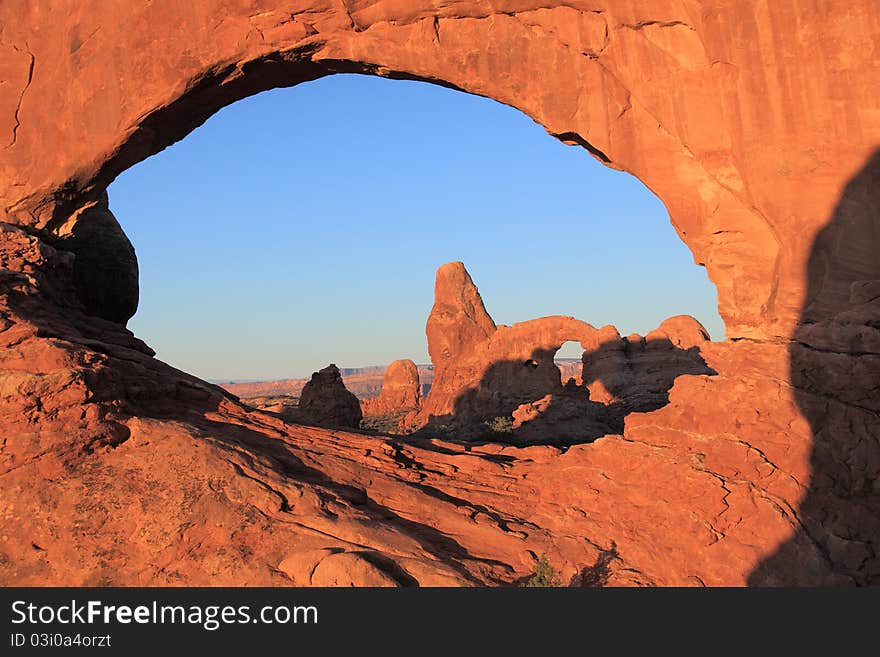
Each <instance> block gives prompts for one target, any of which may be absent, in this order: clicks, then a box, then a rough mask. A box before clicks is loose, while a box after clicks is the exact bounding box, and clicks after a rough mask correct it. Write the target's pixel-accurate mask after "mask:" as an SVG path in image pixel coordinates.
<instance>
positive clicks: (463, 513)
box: [0, 0, 880, 586]
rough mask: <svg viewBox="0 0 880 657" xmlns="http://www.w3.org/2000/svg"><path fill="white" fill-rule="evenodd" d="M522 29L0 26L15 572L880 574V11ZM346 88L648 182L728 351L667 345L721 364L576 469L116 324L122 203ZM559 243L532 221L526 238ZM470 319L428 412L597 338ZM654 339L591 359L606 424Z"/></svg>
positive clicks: (38, 579) (459, 307)
mask: <svg viewBox="0 0 880 657" xmlns="http://www.w3.org/2000/svg"><path fill="white" fill-rule="evenodd" d="M510 4H511V6H502V5H504V3H485V2H475V1H469V0H462V1H452V2H445V3H436V2H427V0H413V1H412V2H405V3H404V2H396V1H391V0H379V1H376V2H373V1H371V2H366V1H360V0H353V1H351V2H346V3H323V2H317V3H304V2H300V1H299V0H289V1H288V0H278V1H277V2H258V3H256V4H254V3H238V4H236V3H229V2H222V3H221V2H216V1H213V0H197V1H194V2H189V3H173V2H148V1H147V0H144V1H143V2H131V3H126V6H125V10H124V11H121V10H119V8H118V6H117V5H116V4H114V3H104V4H101V5H94V6H92V5H89V6H88V7H86V6H85V5H83V4H82V3H79V2H74V1H73V0H68V1H65V0H56V1H53V2H51V3H49V4H45V3H27V2H24V3H23V2H7V3H2V4H0V25H2V26H3V27H2V31H0V89H2V92H0V427H2V436H3V439H4V442H3V443H2V448H0V467H2V475H0V512H2V517H3V519H4V523H3V526H4V531H3V532H2V535H0V583H3V584H5V585H9V584H17V585H27V584H35V585H45V584H72V585H79V584H92V585H99V584H114V585H149V584H156V585H180V584H202V585H218V584H227V585H237V584H238V585H254V584H265V585H290V584H328V583H334V584H343V583H355V584H391V583H398V584H403V585H408V584H413V583H420V584H438V585H451V586H457V585H459V584H460V583H462V582H464V583H468V584H510V583H514V582H518V581H521V580H522V579H523V578H524V577H527V576H528V574H529V573H530V572H531V571H532V570H533V568H534V558H533V555H534V554H546V555H547V557H548V558H549V560H550V561H551V563H552V564H554V566H555V567H556V568H557V570H558V572H559V573H560V576H561V577H562V578H563V579H564V580H565V581H570V579H569V578H572V577H575V576H576V581H577V582H581V583H583V582H592V583H599V584H612V585H613V584H629V585H648V584H655V585H695V586H701V585H741V584H747V583H751V584H812V585H817V584H852V583H858V584H870V583H873V584H876V583H877V582H878V581H880V557H878V555H880V539H878V537H880V524H878V523H880V521H878V518H880V508H878V506H880V504H878V492H877V489H876V482H877V481H880V459H878V453H880V439H878V436H880V429H878V420H877V410H878V409H877V399H878V395H877V388H876V382H877V372H878V371H880V361H878V359H880V348H878V345H880V337H878V325H877V320H876V318H877V317H878V315H880V296H878V294H877V290H878V289H880V287H878V285H880V283H878V282H880V264H878V263H880V260H878V258H877V257H876V254H877V253H878V252H880V244H878V232H877V230H876V226H877V211H878V207H880V198H878V191H877V190H878V189H880V185H878V183H877V181H878V175H880V159H878V155H877V150H876V149H877V145H878V144H880V119H878V116H877V112H876V96H877V89H878V88H880V68H878V67H877V66H876V65H875V63H874V61H873V60H872V57H874V52H875V51H876V35H877V33H878V30H880V25H878V18H877V16H878V15H877V9H876V2H874V1H873V0H852V1H851V2H847V3H845V5H846V6H845V8H844V9H842V8H841V3H802V2H795V3H779V2H776V3H747V2H727V1H722V0H707V1H705V2H701V3H692V2H671V3H670V2H657V1H647V2H642V1H636V0H615V1H613V2H612V1H610V0H607V1H606V0H597V1H596V2H591V3H590V4H589V5H588V6H587V5H583V4H582V3H578V2H568V3H558V2H528V1H525V2H517V3H510ZM336 72H358V73H370V74H377V75H383V76H388V77H396V78H410V79H418V80H426V81H430V82H438V83H441V84H444V85H447V86H449V87H453V88H457V89H461V90H463V91H467V92H471V93H476V94H480V95H482V96H485V97H488V98H492V99H495V100H498V101H500V102H503V103H507V104H509V105H512V106H514V107H517V108H519V109H521V110H522V111H523V112H525V113H526V114H528V115H529V116H530V117H532V118H533V119H535V120H536V121H537V122H538V123H540V124H541V125H542V126H544V127H545V128H546V129H547V131H548V132H549V133H550V134H551V135H553V136H555V137H557V138H558V139H560V140H562V141H563V142H565V143H568V144H574V145H578V146H580V147H583V148H584V149H586V151H589V152H590V153H592V154H593V155H594V156H595V157H597V158H599V159H600V160H602V161H604V162H606V163H608V164H609V165H610V166H614V167H616V168H619V169H622V170H624V171H627V172H629V173H632V174H633V175H635V176H637V177H638V178H639V179H640V180H642V181H643V182H644V183H645V184H646V185H647V186H648V187H649V188H650V189H651V190H652V191H654V192H655V193H656V194H657V195H658V197H659V198H660V199H661V200H662V201H663V203H664V205H665V206H666V208H667V209H668V210H669V213H670V218H671V221H672V223H673V225H674V226H675V228H676V230H677V232H678V234H679V235H680V236H681V238H682V239H683V240H684V242H685V243H686V244H687V246H688V247H689V248H690V250H691V252H692V253H693V256H694V259H695V262H697V263H698V264H701V265H703V266H705V267H706V271H707V274H708V276H709V278H710V279H711V280H712V281H713V283H715V285H716V287H717V290H718V302H719V310H720V312H721V315H722V317H723V318H724V320H725V324H726V330H727V338H728V339H729V340H730V341H729V342H724V343H713V342H703V341H701V339H700V332H699V329H698V328H697V329H696V330H694V329H695V327H693V326H690V327H687V326H685V327H681V326H670V327H666V328H664V329H663V331H662V332H663V334H664V335H665V336H666V338H668V340H669V343H670V344H671V345H672V346H673V347H675V348H679V349H681V350H683V351H689V350H690V349H695V348H696V349H699V352H700V357H701V358H703V359H704V360H705V363H706V366H707V367H708V368H709V369H711V370H712V371H713V372H715V373H716V374H714V375H711V374H705V373H694V374H685V375H680V376H678V377H677V378H675V380H674V382H673V384H672V387H671V389H670V390H669V391H668V393H667V396H668V400H666V401H664V400H663V399H659V400H658V401H659V402H661V403H662V404H663V405H661V406H660V407H658V408H656V409H655V410H652V411H650V412H628V413H626V414H625V415H624V417H623V422H624V426H623V428H622V432H621V433H616V434H612V435H607V436H603V437H599V438H598V439H596V440H595V441H594V442H592V443H584V444H576V445H572V446H568V447H567V449H559V448H556V447H553V446H547V445H542V446H530V447H525V448H523V447H514V446H509V445H508V446H501V445H498V444H493V443H489V444H483V445H480V444H476V445H475V444H469V445H466V446H463V445H461V444H457V443H444V442H438V441H430V440H411V441H410V442H407V441H402V440H392V439H387V438H382V437H377V436H367V435H362V434H357V433H346V432H344V431H338V430H327V429H319V428H310V427H303V426H298V425H293V424H287V423H285V422H284V421H283V420H282V419H280V418H278V417H274V416H272V415H269V414H266V413H260V412H255V411H252V410H249V409H247V408H245V407H244V406H242V405H240V404H238V403H237V402H235V401H234V400H232V399H229V398H228V397H226V396H225V393H224V392H223V391H222V390H220V389H219V388H217V387H215V386H212V385H210V384H208V383H205V382H202V381H199V380H198V379H196V378H195V377H192V376H189V375H187V374H185V373H183V372H179V371H177V370H175V369H173V368H171V367H169V366H167V365H165V364H164V363H162V362H160V361H158V360H156V359H154V358H153V354H152V351H151V350H150V349H149V347H147V346H146V345H144V344H143V343H142V342H141V341H140V340H138V339H137V338H136V337H134V336H133V335H132V334H131V333H130V332H129V331H127V330H126V329H125V328H124V327H123V326H122V324H121V323H120V320H124V319H125V318H126V315H128V314H130V313H131V312H132V311H133V309H134V308H135V307H136V293H137V292H136V288H135V287H134V286H133V285H131V282H132V280H133V277H134V275H135V271H136V269H135V268H136V261H135V260H134V259H133V258H132V254H131V252H130V251H129V248H128V244H127V239H125V238H124V236H123V235H121V234H120V233H118V232H117V231H116V229H115V228H114V227H113V226H114V225H115V221H111V219H112V215H111V214H110V209H109V207H112V198H111V199H110V206H109V207H106V208H105V207H104V206H103V205H102V201H103V199H104V194H105V191H106V188H107V186H108V184H109V183H110V182H111V181H112V180H113V179H114V178H115V177H116V176H117V175H119V174H120V173H121V172H123V171H124V170H125V169H127V168H128V167H130V166H131V165H133V164H135V163H137V162H139V161H141V160H142V159H144V158H146V157H148V156H149V155H151V154H154V153H156V152H158V151H160V150H161V149H162V148H164V147H166V146H168V145H170V144H172V143H174V142H175V141H177V140H179V139H181V138H183V137H185V136H186V135H187V134H188V133H189V132H191V131H192V130H193V129H194V128H195V127H197V126H198V125H200V124H201V123H202V122H203V121H204V120H206V119H207V118H208V117H209V116H210V115H211V114H212V113H213V112H215V111H217V110H218V109H220V108H221V107H223V106H225V105H227V104H229V103H231V102H234V101H236V100H238V99H240V98H244V97H246V96H248V95H251V94H253V93H256V92H258V91H262V90H265V89H269V88H272V87H275V86H279V85H291V84H296V83H298V82H303V81H306V80H312V79H315V78H317V77H320V76H322V75H327V74H331V73H336ZM584 155H585V156H586V152H585V153H584ZM331 191H332V190H331ZM440 191H441V192H442V191H443V190H440ZM328 193H330V192H328ZM389 193H392V191H389ZM570 193H572V194H582V190H580V189H572V190H570ZM588 205H589V199H586V198H585V199H584V206H585V222H584V225H585V227H586V226H588V223H589V222H588V220H587V218H586V217H587V216H588V210H587V207H588ZM475 220H478V218H476V219H475ZM181 221H199V222H202V223H203V225H204V227H205V230H211V221H210V218H209V217H194V216H186V217H182V218H181ZM99 226H100V227H99ZM94 229H97V233H98V234H97V235H95V234H94V233H93V230H94ZM249 229H255V230H259V223H258V222H252V223H251V224H249ZM77 235H92V236H91V237H88V238H87V239H86V243H85V244H78V243H77V242H76V240H75V239H74V241H73V243H71V241H68V240H69V238H70V236H77ZM556 237H557V236H550V235H546V234H544V233H543V232H542V227H541V225H540V217H536V218H535V225H534V230H530V231H528V233H527V234H524V236H523V239H529V240H531V241H533V242H534V244H535V248H536V249H542V248H547V243H548V242H549V241H550V240H552V239H555V238H556ZM169 239H173V235H169ZM620 239H622V240H625V239H626V235H621V236H620ZM594 248H602V245H601V244H591V243H590V242H589V240H588V238H587V237H586V236H585V237H584V239H583V241H582V242H580V243H578V244H577V245H576V248H574V249H573V251H572V253H575V254H576V255H575V256H571V255H567V256H566V257H583V258H589V257H590V251H591V249H594ZM77 254H80V255H82V256H83V257H81V258H80V260H79V262H78V263H77V261H76V260H75V258H76V255H77ZM528 265H529V263H522V266H528ZM624 266H626V263H625V262H621V267H624ZM107 272H116V278H115V279H114V280H108V279H107ZM448 273H449V275H450V277H451V280H452V282H453V283H454V282H455V280H454V279H455V277H456V276H459V275H461V272H460V271H458V270H456V269H454V268H452V269H451V270H450V271H449V272H448ZM609 275H614V272H609ZM101 280H104V281H105V282H106V287H103V286H101V287H100V289H99V288H98V287H96V284H97V283H98V282H100V281H101ZM563 283H564V284H566V285H568V284H573V285H575V286H580V287H581V288H582V289H583V290H584V294H588V291H589V289H590V288H591V286H596V285H601V281H558V282H556V281H548V284H563ZM645 284H646V285H650V281H646V282H645ZM452 289H455V286H454V285H453V286H452ZM458 289H465V288H463V287H461V286H459V288H458ZM447 301H449V303H448V304H447V305H448V307H449V308H450V309H451V311H450V312H452V314H453V315H456V316H458V315H462V314H463V316H464V317H465V318H466V319H467V320H468V322H467V323H460V322H458V320H457V319H456V320H455V325H456V326H459V328H460V329H461V330H458V332H455V331H449V330H446V328H444V322H447V319H448V317H444V316H443V315H442V314H441V313H439V312H438V313H437V314H435V315H433V317H434V320H435V321H434V323H433V326H434V327H439V330H437V331H436V332H435V331H432V330H431V329H430V328H429V331H428V333H429V336H428V337H429V342H430V343H432V344H433V346H432V360H434V362H435V363H440V362H441V361H443V360H444V359H445V360H447V361H448V360H449V359H450V358H451V357H452V356H453V355H454V356H455V358H456V359H459V358H460V359H461V361H462V362H461V363H460V364H458V363H452V365H454V366H452V367H448V368H447V372H448V374H447V376H446V378H445V379H444V381H442V382H441V381H437V382H436V384H435V385H437V386H439V391H440V392H438V394H437V395H436V396H435V398H434V399H433V400H431V404H432V405H434V409H435V411H436V412H437V413H441V414H445V413H447V412H448V411H450V410H454V408H455V406H456V403H457V400H456V399H454V398H452V397H450V396H449V394H448V393H449V391H454V390H460V389H461V388H460V384H461V382H462V381H467V380H472V377H473V374H474V372H473V371H472V369H468V367H470V366H465V364H464V363H465V362H466V361H468V360H469V359H472V358H474V352H473V349H474V348H475V345H480V344H486V343H487V342H486V341H487V340H488V341H490V342H491V343H492V344H493V345H495V347H493V348H494V349H497V354H498V355H499V357H504V358H516V359H519V360H522V361H523V362H525V361H526V360H534V361H535V362H536V363H537V366H538V369H540V370H541V373H542V374H543V373H544V372H545V371H546V372H547V373H548V382H549V370H550V368H549V367H545V363H546V362H547V361H546V358H547V357H546V356H545V355H543V354H541V353H539V354H538V355H537V357H536V356H535V355H534V354H529V353H523V352H522V347H523V346H524V345H525V344H527V342H523V341H521V340H519V338H518V337H517V336H519V335H521V334H522V335H529V336H534V335H535V334H541V335H545V334H544V333H543V332H544V331H546V336H547V340H546V341H540V342H539V344H540V346H542V348H546V349H549V348H550V347H553V346H554V345H555V344H556V341H557V339H558V332H559V331H561V330H563V329H564V331H565V332H566V334H569V333H571V332H583V334H584V336H583V337H584V338H585V339H588V340H587V341H588V344H589V345H590V346H591V347H592V346H593V342H592V340H593V338H594V337H596V338H597V339H596V343H595V346H598V344H599V343H600V342H601V343H606V342H608V340H607V339H605V340H602V341H600V340H599V339H598V337H597V336H596V333H597V332H600V330H599V331H597V329H593V328H592V327H589V328H587V326H583V325H581V324H576V323H574V322H575V320H571V319H570V318H556V319H553V320H542V321H543V323H542V324H541V325H538V326H536V325H533V324H530V325H529V326H527V327H525V328H517V327H516V326H514V327H510V328H504V327H495V326H494V325H493V324H492V323H491V320H487V316H485V315H484V313H483V312H481V308H480V307H479V305H478V304H477V303H476V301H475V300H474V299H472V298H471V299H468V298H465V299H455V298H449V299H447ZM625 301H626V300H625V299H622V300H621V302H622V303H625ZM482 310H484V309H482ZM461 327H464V328H461ZM447 328H448V327H447ZM683 328H684V329H686V330H682V329H683ZM667 329H668V330H667ZM432 334H433V335H432ZM603 337H604V338H611V339H612V340H611V343H612V344H616V345H617V346H619V344H620V343H622V342H624V341H622V340H621V339H620V336H616V335H614V334H612V333H608V334H607V335H604V336H603ZM716 337H720V336H716ZM441 338H442V339H441ZM646 338H648V339H643V338H641V337H640V336H639V337H638V339H636V337H635V336H633V339H632V340H630V339H627V340H626V341H625V344H624V345H623V349H613V350H609V351H608V352H607V353H603V357H602V359H596V361H595V362H593V363H592V365H591V367H592V369H593V370H594V371H599V370H601V369H602V368H605V370H606V375H605V376H603V377H602V378H603V383H602V385H603V390H599V389H598V386H595V387H594V388H591V389H590V396H591V401H592V402H594V403H597V404H602V405H603V406H608V407H610V406H612V405H613V404H614V403H615V400H617V401H618V402H619V401H621V399H618V394H619V393H618V392H617V391H616V390H615V388H616V387H617V385H616V383H615V382H614V381H612V379H610V378H609V377H610V376H611V374H612V373H614V372H618V374H619V377H618V381H619V382H620V385H621V386H622V387H624V388H626V387H632V386H633V385H634V386H635V389H636V390H638V391H640V392H639V393H638V395H636V398H642V397H645V396H649V397H652V398H654V399H656V395H655V393H654V391H653V389H652V388H651V386H652V385H654V384H653V383H652V382H651V381H650V379H649V380H647V382H644V381H642V380H641V379H638V378H636V379H635V380H630V379H628V378H627V376H626V375H625V374H620V373H619V365H620V364H626V363H631V362H634V361H641V362H649V360H648V359H650V358H654V357H655V356H656V355H657V354H662V352H664V351H665V350H666V348H667V347H665V346H662V342H663V340H662V339H661V340H660V341H657V340H653V339H650V338H651V336H650V335H649V336H646ZM614 340H617V341H618V342H617V343H614ZM528 344H531V342H528ZM655 346H662V348H659V349H656V350H655V349H654V347H655ZM585 349H587V347H585ZM435 354H436V356H435ZM472 362H479V359H476V360H474V361H472ZM603 363H604V364H603ZM541 368H544V369H541ZM505 376H507V374H505ZM584 383H585V384H586V385H588V386H589V385H593V384H592V383H587V382H586V381H585V382H584ZM442 391H447V393H444V394H440V393H441V392H442ZM425 401H426V402H427V401H428V400H425ZM535 401H536V400H529V403H532V402H535ZM490 403H494V402H492V400H491V399H485V398H484V397H483V396H481V395H479V394H477V395H476V396H475V397H474V399H473V400H472V401H468V403H467V404H466V405H465V406H466V407H468V408H471V407H477V408H479V407H483V408H485V407H486V405H488V404H490ZM541 410H542V407H540V406H539V407H536V408H535V409H534V411H535V412H539V411H541ZM530 412H531V411H530ZM10 527H11V528H14V530H11V529H8V528H10Z"/></svg>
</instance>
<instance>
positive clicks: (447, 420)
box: [414, 336, 716, 446]
mask: <svg viewBox="0 0 880 657" xmlns="http://www.w3.org/2000/svg"><path fill="white" fill-rule="evenodd" d="M556 351H557V350H556V349H535V350H534V351H533V352H532V354H531V357H530V358H528V359H524V360H503V361H499V362H496V363H493V364H491V365H490V366H489V367H488V368H486V370H485V372H484V373H483V375H482V377H481V379H480V382H479V384H478V385H477V386H475V387H471V388H469V389H467V390H466V391H465V392H464V393H463V394H461V395H459V397H458V398H457V399H456V401H455V406H454V412H453V413H451V414H449V415H444V416H433V415H432V416H431V417H430V418H429V421H428V423H427V425H426V426H425V427H424V428H422V429H421V430H420V431H418V432H416V433H415V434H414V436H415V437H417V438H418V437H429V436H441V437H443V438H446V439H451V440H455V441H463V442H502V443H510V444H515V445H555V446H568V445H573V444H579V443H589V442H592V441H594V440H596V439H597V438H601V437H602V436H605V435H609V434H621V433H623V427H624V420H625V418H626V416H627V415H629V414H630V413H639V412H642V413H644V412H650V411H654V410H657V409H659V408H662V407H663V406H665V405H666V404H668V403H669V391H670V389H671V388H672V386H673V384H674V383H675V380H676V379H677V378H678V377H679V376H682V375H687V374H690V375H710V376H711V375H714V374H716V372H715V371H714V370H713V369H712V368H710V367H709V366H708V365H706V362H705V360H703V357H702V355H701V354H700V348H699V347H698V346H693V347H690V348H688V349H682V348H680V347H678V346H676V345H674V344H673V343H672V342H671V341H670V340H669V339H667V338H657V339H650V340H645V339H644V338H641V337H640V336H630V337H628V338H621V339H615V340H609V341H607V342H603V343H601V344H599V346H598V347H597V348H596V349H594V350H592V351H586V352H584V354H583V357H582V362H583V368H582V375H581V377H580V378H581V380H580V381H578V380H577V379H575V378H570V379H569V380H568V381H567V382H566V383H564V384H563V383H562V380H561V374H560V370H559V368H558V367H557V366H556V365H555V363H554V361H553V358H554V356H555V354H556Z"/></svg>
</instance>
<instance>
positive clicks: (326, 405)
mask: <svg viewBox="0 0 880 657" xmlns="http://www.w3.org/2000/svg"><path fill="white" fill-rule="evenodd" d="M298 415H299V419H300V420H301V421H302V422H304V423H306V424H313V425H315V426H318V427H349V428H352V429H357V428H358V427H359V426H360V423H361V419H362V418H363V414H362V413H361V403H360V401H358V398H357V397H355V396H354V395H353V394H352V393H350V392H349V391H348V389H347V388H346V387H345V383H343V381H342V374H340V373H339V368H338V367H336V365H334V364H332V363H331V364H330V365H328V366H327V367H325V368H324V369H322V370H318V371H317V372H315V373H313V374H312V378H311V379H309V380H308V382H307V383H306V384H305V385H304V386H303V389H302V393H300V397H299V408H298Z"/></svg>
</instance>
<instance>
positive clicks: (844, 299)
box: [748, 149, 880, 586]
mask: <svg viewBox="0 0 880 657" xmlns="http://www.w3.org/2000/svg"><path fill="white" fill-rule="evenodd" d="M806 282H807V293H806V296H805V301H804V305H803V309H802V311H801V316H800V321H799V324H798V326H797V328H796V330H795V332H794V339H793V340H792V342H791V344H790V346H789V356H790V359H789V367H790V381H791V385H792V387H793V388H794V396H795V399H796V401H797V404H798V407H799V408H800V411H801V413H802V414H803V416H804V418H806V420H807V421H808V422H809V424H810V429H811V431H812V440H813V445H812V453H811V457H810V464H811V471H812V472H811V477H810V482H809V484H808V486H807V492H806V495H805V497H804V498H803V500H802V502H801V504H800V506H799V508H798V509H797V511H796V522H797V530H796V532H795V533H794V535H793V536H792V537H791V538H790V539H789V540H787V541H786V542H784V543H783V544H782V545H780V546H779V547H778V549H777V550H776V551H775V552H774V553H773V554H771V555H770V556H768V557H766V558H765V559H764V560H763V561H761V562H760V563H759V564H758V566H757V567H756V568H755V569H754V570H753V572H752V573H751V574H750V576H749V578H748V582H749V584H750V585H753V586H827V585H847V584H856V585H878V584H880V477H878V475H880V149H876V150H874V152H873V154H872V155H871V157H869V158H868V160H867V162H866V163H865V164H864V166H863V167H862V168H861V169H860V170H859V171H858V173H856V175H855V176H853V177H852V178H851V179H850V180H849V181H848V183H847V184H846V186H845V187H844V189H843V190H842V192H841V195H840V198H839V200H838V202H837V205H836V206H835V209H834V212H833V213H832V215H831V218H830V220H829V221H828V223H827V224H826V225H825V227H824V228H823V229H822V230H821V231H820V232H819V234H818V235H817V236H816V239H815V241H814V243H813V248H812V251H811V253H810V259H809V262H808V265H807V281H806Z"/></svg>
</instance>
